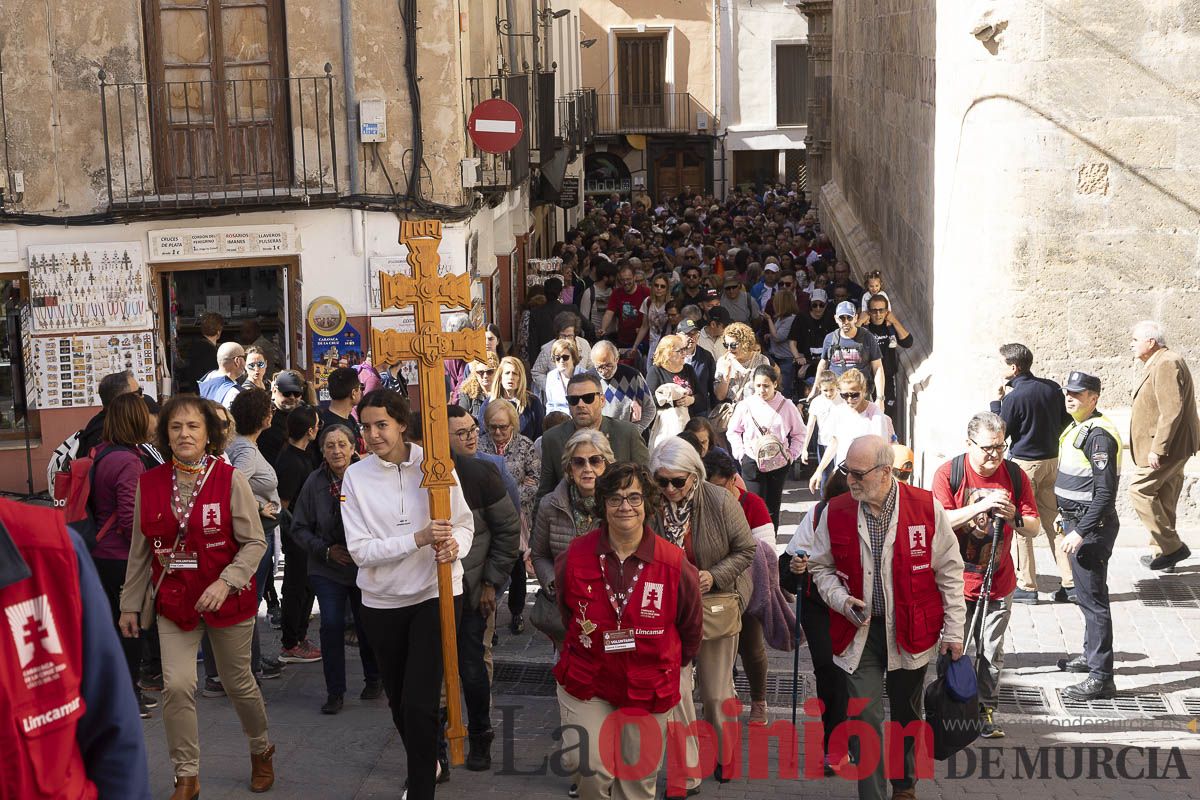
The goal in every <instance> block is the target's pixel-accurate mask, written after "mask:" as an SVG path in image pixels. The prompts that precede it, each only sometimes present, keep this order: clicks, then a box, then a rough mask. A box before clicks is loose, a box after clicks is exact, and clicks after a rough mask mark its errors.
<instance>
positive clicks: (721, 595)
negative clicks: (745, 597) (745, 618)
mask: <svg viewBox="0 0 1200 800" xmlns="http://www.w3.org/2000/svg"><path fill="white" fill-rule="evenodd" d="M700 602H701V603H702V604H703V606H704V638H705V639H724V638H725V637H727V636H736V635H737V634H739V633H741V632H742V596H741V595H739V594H738V593H737V592H709V593H708V594H706V595H702V596H701V597H700Z"/></svg>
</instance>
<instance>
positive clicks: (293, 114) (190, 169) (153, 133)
mask: <svg viewBox="0 0 1200 800" xmlns="http://www.w3.org/2000/svg"><path fill="white" fill-rule="evenodd" d="M99 78H100V117H101V124H100V132H101V135H102V136H103V139H104V161H105V176H104V180H105V185H106V188H107V192H108V203H109V207H110V208H113V209H183V208H189V209H190V208H205V207H217V206H254V205H271V206H278V205H293V204H295V205H308V204H310V203H312V202H313V201H314V200H326V199H329V200H331V199H333V198H336V197H337V196H338V195H339V194H340V192H341V187H340V185H339V179H338V162H337V135H336V133H335V127H334V126H335V124H336V122H335V117H334V94H333V71H332V67H331V66H330V65H329V64H326V65H325V74H324V75H321V76H315V77H298V78H253V79H236V80H221V81H214V80H196V81H167V82H161V83H156V82H145V81H142V82H128V83H120V82H113V83H110V82H108V80H107V76H106V74H105V73H104V72H103V71H101V72H100V75H99Z"/></svg>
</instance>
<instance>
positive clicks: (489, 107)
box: [467, 98, 525, 155]
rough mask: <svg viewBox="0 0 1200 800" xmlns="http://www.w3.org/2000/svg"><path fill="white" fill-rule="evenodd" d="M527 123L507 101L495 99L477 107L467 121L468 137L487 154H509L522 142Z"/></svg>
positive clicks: (485, 101)
mask: <svg viewBox="0 0 1200 800" xmlns="http://www.w3.org/2000/svg"><path fill="white" fill-rule="evenodd" d="M524 131H525V123H524V122H523V121H522V120H521V112H520V111H519V110H518V109H517V107H516V106H514V105H513V104H512V103H510V102H508V101H507V100H500V99H499V98H493V99H491V100H484V101H483V102H482V103H480V104H479V105H477V106H475V108H474V110H472V111H471V116H470V118H469V119H467V135H468V136H470V137H471V141H472V142H474V143H475V146H476V147H478V148H479V149H480V150H482V151H483V152H485V153H493V154H496V155H499V154H500V153H507V152H508V151H509V150H512V149H513V148H514V147H516V146H517V142H519V141H521V134H522V133H524Z"/></svg>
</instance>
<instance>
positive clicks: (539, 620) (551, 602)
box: [529, 589, 567, 646]
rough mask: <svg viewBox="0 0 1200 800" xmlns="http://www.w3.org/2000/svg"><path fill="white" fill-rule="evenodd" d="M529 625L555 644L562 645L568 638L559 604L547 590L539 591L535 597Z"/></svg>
mask: <svg viewBox="0 0 1200 800" xmlns="http://www.w3.org/2000/svg"><path fill="white" fill-rule="evenodd" d="M529 624H531V625H533V627H535V628H537V629H538V630H539V631H541V632H542V633H544V634H546V635H547V636H549V637H550V639H551V640H552V641H553V642H554V644H555V645H556V646H557V645H561V644H562V643H563V640H564V639H566V638H567V629H566V628H565V627H563V621H562V614H561V613H559V610H558V602H557V601H556V600H555V599H554V598H553V597H552V596H551V595H550V593H549V592H547V591H546V590H545V589H538V590H537V594H536V595H534V597H533V610H532V611H530V613H529Z"/></svg>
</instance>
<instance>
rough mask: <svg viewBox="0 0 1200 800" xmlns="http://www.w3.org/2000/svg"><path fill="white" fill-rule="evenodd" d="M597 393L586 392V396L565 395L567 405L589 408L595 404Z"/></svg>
mask: <svg viewBox="0 0 1200 800" xmlns="http://www.w3.org/2000/svg"><path fill="white" fill-rule="evenodd" d="M596 395H597V392H588V393H587V394H569V395H567V403H569V404H570V405H573V406H577V405H579V404H580V403H583V404H584V405H585V406H590V405H591V404H592V403H594V402H596Z"/></svg>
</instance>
